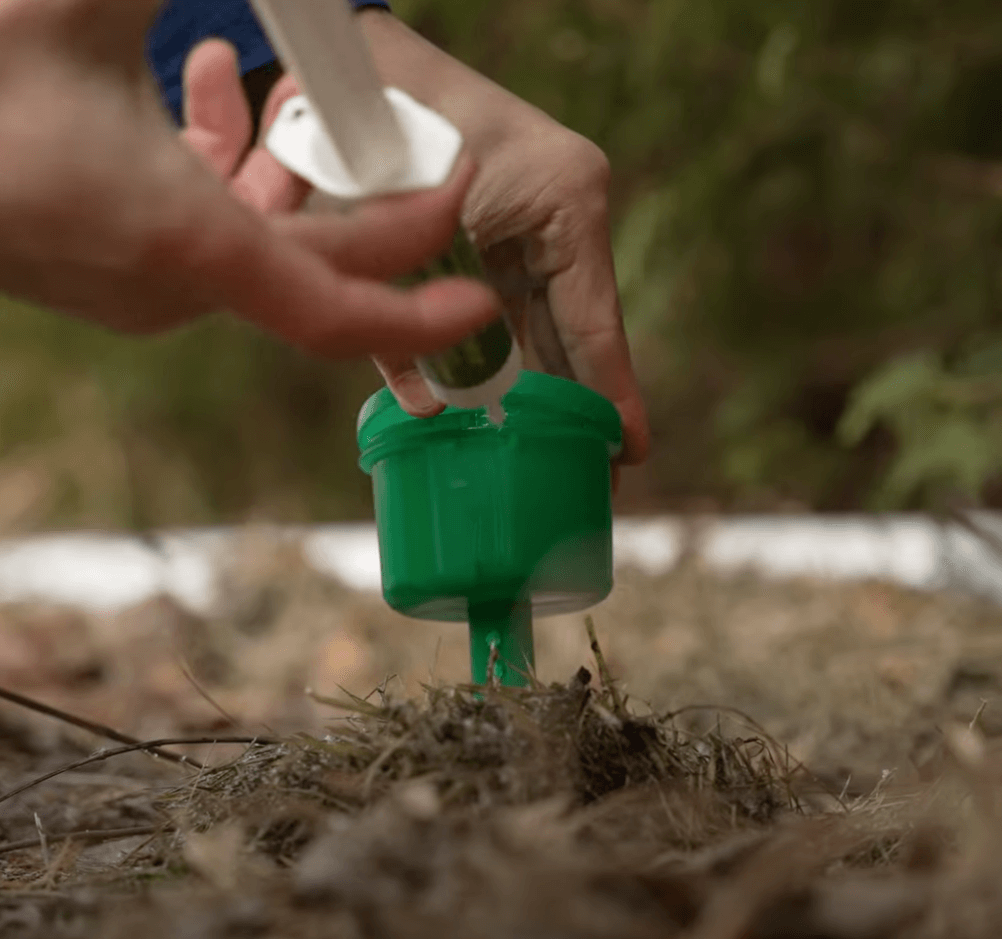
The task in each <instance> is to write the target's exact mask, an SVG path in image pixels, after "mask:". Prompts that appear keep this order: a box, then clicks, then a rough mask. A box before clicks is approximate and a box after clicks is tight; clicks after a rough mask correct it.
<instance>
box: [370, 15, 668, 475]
mask: <svg viewBox="0 0 1002 939" xmlns="http://www.w3.org/2000/svg"><path fill="white" fill-rule="evenodd" d="M358 16H359V18H360V21H361V23H362V26H363V29H364V31H365V33H366V36H367V38H368V40H369V44H370V47H371V49H372V52H373V55H374V57H375V59H376V64H377V68H378V69H379V71H380V74H381V76H382V78H383V80H384V82H385V83H386V84H388V85H394V86H396V87H398V88H401V89H403V90H404V91H407V92H408V93H410V94H411V95H413V96H414V97H415V98H417V99H418V100H420V101H423V102H424V103H425V104H427V105H428V106H429V107H432V108H434V109H435V110H437V111H439V112H440V113H441V114H443V115H444V116H445V117H447V118H449V120H451V121H452V123H453V124H455V125H456V127H457V128H458V129H459V130H460V131H461V132H462V134H463V137H464V140H465V142H466V145H467V147H468V149H469V151H470V153H471V154H472V156H473V158H474V160H475V161H476V163H477V166H478V171H477V174H476V176H475V177H474V180H473V183H472V185H471V187H470V190H469V192H468V194H467V197H466V203H465V206H464V210H463V222H464V224H465V226H466V228H467V229H468V230H469V232H470V233H471V235H472V236H473V238H474V240H475V242H476V243H477V244H478V245H479V246H481V247H482V248H486V251H485V260H486V261H487V263H488V267H489V269H490V272H491V273H493V274H494V275H496V276H498V278H499V285H500V286H505V285H508V287H509V288H510V287H512V286H514V290H513V291H512V292H513V293H514V294H515V296H514V297H512V299H513V300H514V301H515V302H516V304H517V305H518V306H520V308H521V313H522V316H521V317H520V319H521V321H522V327H523V328H522V330H520V332H521V333H522V338H523V340H525V339H528V340H529V342H528V343H527V345H528V347H529V348H528V349H527V351H528V352H529V353H530V356H531V358H530V364H532V366H533V367H539V368H541V369H542V370H544V371H548V372H551V373H555V374H564V375H566V376H567V377H573V378H576V379H577V380H578V381H580V382H582V383H583V384H585V385H588V386H589V387H591V388H593V389H594V390H596V391H598V392H600V393H601V394H603V395H605V396H606V397H607V398H608V399H609V400H611V401H612V402H613V403H614V404H615V405H616V407H617V408H618V410H619V413H620V416H621V418H622V420H623V429H624V452H623V456H622V462H623V463H628V464H629V463H640V462H642V461H643V460H644V458H645V457H646V455H647V451H648V448H649V438H650V432H649V428H648V423H647V414H646V409H645V407H644V403H643V399H642V397H641V393H640V387H639V383H638V382H637V379H636V376H635V374H634V371H633V366H632V364H631V360H630V351H629V347H628V344H627V341H626V334H625V330H624V328H623V317H622V309H621V307H620V303H619V296H618V290H617V287H616V278H615V271H614V266H613V259H612V248H611V239H610V234H609V218H608V201H607V190H608V184H609V164H608V161H607V160H606V157H605V155H604V154H603V153H602V151H601V150H600V149H599V148H598V147H597V146H595V145H594V144H593V143H591V142H590V141H588V140H587V139H585V138H584V137H581V136H580V135H578V134H575V133H573V132H572V131H570V130H568V129H567V128H565V127H563V126H561V125H560V124H558V123H557V122H556V121H554V120H553V119H552V118H550V117H549V116H548V115H546V114H544V113H543V112H542V111H540V110H538V109H537V108H534V107H532V106H531V105H529V104H527V103H526V102H525V101H522V100H521V99H519V98H517V97H516V96H514V95H512V94H510V93H509V92H507V91H505V90H504V89H502V88H500V87H499V86H498V85H496V84H494V83H493V82H491V81H489V80H488V79H486V78H485V77H484V76H482V75H480V74H478V73H476V72H474V71H473V70H471V69H469V68H467V67H466V66H464V65H462V64H461V63H460V62H458V61H456V60H455V59H453V58H452V57H450V56H448V55H446V54H445V53H444V52H442V51H441V50H440V49H437V48H436V47H435V46H433V45H432V44H431V43H428V42H426V41H425V40H424V39H422V38H421V37H420V36H418V35H417V34H416V33H414V32H413V31H412V30H410V29H408V28H407V27H406V26H405V25H404V24H403V23H401V22H400V21H399V20H398V19H396V18H395V17H393V16H391V15H390V14H388V13H386V12H384V11H381V10H377V9H370V10H364V11H362V12H361V13H359V14H358ZM520 274H522V275H527V279H528V281H529V282H530V283H531V284H532V285H533V286H532V288H531V289H530V290H520V288H519V285H518V281H519V280H520V277H519V275H520ZM512 275H514V285H512ZM504 292H505V293H508V289H505V291H504ZM519 294H521V295H520V296H519ZM551 311H552V315H551ZM554 332H555V334H554ZM555 340H556V341H555ZM533 353H534V354H535V355H534V356H532V354H533ZM533 358H534V361H533ZM382 368H383V372H384V374H385V375H386V377H387V379H388V381H389V382H390V384H391V386H392V387H394V390H395V391H396V393H397V396H398V397H400V398H402V399H403V403H405V405H406V406H408V408H409V409H410V410H412V411H413V412H415V413H434V410H435V408H436V407H437V405H436V404H435V402H434V400H433V399H432V398H431V396H430V394H429V393H428V391H427V389H426V388H425V387H424V385H423V383H422V382H421V381H420V378H419V377H418V376H417V374H416V372H415V371H414V369H413V364H412V363H411V361H410V360H408V359H407V358H406V357H399V356H395V357H390V358H385V357H384V358H383V359H382Z"/></svg>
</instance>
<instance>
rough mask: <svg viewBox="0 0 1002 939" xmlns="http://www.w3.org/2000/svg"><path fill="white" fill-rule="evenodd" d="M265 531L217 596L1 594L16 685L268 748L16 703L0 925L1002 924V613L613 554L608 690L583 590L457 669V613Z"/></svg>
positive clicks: (720, 928) (630, 927) (734, 938)
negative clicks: (614, 679)
mask: <svg viewBox="0 0 1002 939" xmlns="http://www.w3.org/2000/svg"><path fill="white" fill-rule="evenodd" d="M262 557H263V556H262V555H260V554H258V555H256V560H254V563H247V564H245V565H244V566H243V567H242V568H235V569H234V573H233V576H232V578H231V582H230V590H231V602H230V604H229V605H228V608H227V612H226V613H225V615H221V616H220V617H218V618H217V619H216V620H213V621H211V622H209V621H204V620H201V619H199V618H197V617H193V616H191V615H190V614H188V613H185V612H184V611H183V610H180V609H179V608H177V607H176V606H174V605H173V604H171V603H169V602H168V601H164V600H161V601H157V602H155V603H153V604H149V605H147V606H146V607H144V608H143V609H141V610H137V611H133V612H131V613H129V614H128V615H125V616H121V617H116V618H114V619H109V620H100V619H97V618H93V617H86V616H80V615H79V614H71V613H68V612H66V611H59V610H44V609H39V608H34V609H25V608H19V609H8V610H6V611H3V613H2V615H3V617H4V618H5V635H7V636H10V637H12V639H11V641H10V643H8V644H7V645H6V646H5V650H4V652H3V653H2V654H0V685H2V686H3V687H6V688H8V689H11V690H16V691H20V692H21V693H24V694H30V695H32V696H34V697H36V698H41V699H44V700H45V701H46V702H47V703H49V704H54V705H56V706H59V707H64V708H66V709H67V710H72V711H73V712H74V713H78V714H85V715H86V716H87V717H88V718H89V719H91V720H96V721H101V722H105V723H108V724H112V725H114V726H115V727H116V728H117V729H119V730H121V731H123V732H126V733H129V734H135V735H137V736H143V737H144V738H145V737H154V736H179V737H191V736H192V735H195V736H202V735H207V736H208V737H217V738H218V737H227V738H228V739H233V738H234V737H244V738H245V739H253V740H254V741H255V742H253V743H249V744H232V743H230V744H218V745H216V746H205V745H198V746H194V745H192V746H188V747H184V746H174V745H171V746H170V749H172V750H174V751H177V752H181V753H187V754H189V755H191V757H192V758H194V759H197V760H198V761H199V763H200V764H201V765H198V766H195V765H187V766H186V765H184V764H176V763H170V762H166V761H165V760H163V759H154V758H152V757H150V756H149V755H148V754H146V753H143V752H117V750H116V755H109V753H108V751H107V750H106V751H104V752H95V746H96V745H99V744H97V743H96V742H95V738H94V735H93V734H90V733H88V732H86V731H84V730H81V729H79V728H70V727H66V726H65V725H64V724H62V723H60V722H57V721H54V720H52V719H51V718H47V717H43V716H40V715H36V714H32V713H30V712H28V711H25V710H24V709H21V708H15V707H12V706H7V705H4V706H3V707H2V709H0V800H2V801H0V936H4V937H6V936H12V937H25V939H35V937H42V936H45V937H53V939H62V937H90V936H102V937H104V936H107V937H111V939H115V937H119V936H123V937H124V936H127V935H128V936H134V934H135V933H136V931H137V930H142V931H143V933H144V935H146V936H148V937H150V939H160V937H164V939H167V937H169V939H203V937H205V939H208V937H243V936H261V937H275V939H279V937H282V939H285V937H293V939H295V937H300V936H302V937H313V936H318V937H319V936H346V937H368V936H373V937H376V936H380V937H381V936H386V937H397V936H400V937H411V936H413V937H424V936H432V935H434V936H441V937H447V936H453V935H455V936H460V935H461V936H464V937H470V936H484V937H495V936H497V937H502V936H504V937H509V936H513V937H554V939H556V937H560V939H564V937H568V939H570V937H579V936H580V937H589V939H590V937H606V936H608V937H613V936H616V937H634V936H636V937H646V936H652V937H653V936H658V937H665V936H687V937H696V939H745V937H747V939H769V937H776V939H779V937H794V939H796V937H803V939H818V937H823V939H870V937H872V939H885V937H886V939H899V937H900V939H940V937H943V939H945V937H966V936H970V937H972V939H975V937H976V939H981V937H985V939H987V937H991V936H996V935H998V934H1000V932H1002V901H999V900H998V899H997V897H998V896H999V895H1000V894H1002V891H1000V890H999V887H1002V882H1000V876H999V874H998V873H997V872H998V871H999V870H1000V869H1002V867H1000V861H1002V857H1000V856H999V847H998V845H999V844H1002V838H1000V837H999V836H1000V834H1002V815H1000V811H1002V798H1000V797H1002V789H1000V781H1002V752H1000V751H999V749H998V747H997V743H996V741H997V738H998V736H999V735H1000V734H1002V711H999V710H998V709H999V701H998V689H999V688H1000V687H1002V631H1000V630H999V626H1000V622H999V619H1000V612H999V610H998V608H996V607H994V606H992V605H990V604H986V603H982V602H980V601H977V600H973V599H970V598H963V597H950V596H945V595H944V596H927V595H921V594H917V593H912V592H909V591H905V590H900V589H897V588H894V587H890V586H888V585H883V584H852V585H837V584H826V583H816V582H809V581H796V582H783V583H774V582H773V583H770V582H767V581H763V580H760V579H757V578H754V577H750V576H734V577H720V576H715V575H710V574H709V573H707V572H706V571H702V570H700V569H698V568H696V567H692V566H687V567H683V568H680V569H678V570H677V571H675V572H673V573H672V574H671V575H668V576H666V577H664V578H660V579H655V580H652V579H648V578H644V577H641V576H640V575H625V576H623V577H621V578H620V583H619V585H618V587H617V590H616V593H615V594H614V596H613V597H612V598H611V599H610V601H609V602H608V603H607V604H605V605H604V606H603V607H601V608H599V609H598V610H597V611H596V619H597V623H598V633H599V638H600V640H601V645H602V649H603V651H604V653H605V658H606V659H607V660H608V661H607V665H608V669H609V670H610V671H611V672H612V673H613V674H614V675H616V676H621V677H622V680H621V681H619V682H618V683H617V687H616V692H617V693H616V694H613V689H612V688H611V687H609V685H608V683H607V682H604V681H603V680H602V679H601V678H600V675H601V669H600V668H599V667H598V663H597V662H596V661H595V659H594V657H593V655H592V653H591V650H590V648H589V638H588V635H587V632H586V630H585V629H584V627H583V624H582V622H581V619H580V618H578V617H573V618H564V619H560V620H555V621H552V622H548V623H543V624H540V629H539V660H540V661H539V673H538V679H539V680H538V681H537V683H536V685H535V686H534V687H533V688H532V689H529V690H527V691H525V692H514V691H507V690H502V689H498V688H490V689H474V688H471V687H468V686H466V685H464V684H463V681H464V680H465V667H466V666H465V636H464V635H463V633H462V630H461V628H459V627H455V626H443V627H440V626H434V625H429V624H419V623H411V622H409V621H405V620H403V619H401V618H399V617H395V616H393V615H392V614H391V613H389V612H388V611H387V610H386V609H385V607H384V606H383V605H382V604H381V602H380V601H379V600H378V598H369V597H359V596H356V595H352V594H351V593H349V592H348V591H345V590H344V589H342V588H340V587H339V586H337V585H335V584H330V583H328V582H325V581H322V580H321V579H320V578H317V577H316V576H315V575H313V574H311V573H309V572H308V571H307V570H306V569H305V566H303V565H302V564H301V563H300V562H299V561H298V560H297V559H296V557H295V553H294V552H293V553H292V554H291V555H290V554H288V553H285V554H282V555H281V557H279V556H277V555H276V556H275V557H270V558H266V559H265V560H262ZM12 650H13V651H12ZM33 657H34V658H33ZM394 675H395V676H396V677H388V676H394ZM544 682H545V684H544ZM307 686H309V687H311V688H312V689H313V691H312V693H311V694H306V693H304V689H305V688H306V687H307ZM339 686H341V687H339ZM374 688H375V689H376V690H375V691H373V689H374ZM107 747H108V748H109V749H111V748H119V749H122V750H124V747H119V744H118V743H108V744H107ZM70 763H75V764H77V765H76V766H75V768H74V769H73V770H71V771H69V772H61V773H57V774H56V775H54V776H53V777H52V778H50V779H48V780H45V781H43V782H39V783H38V784H36V785H30V784H31V783H32V782H33V781H34V780H37V779H39V777H41V776H42V775H43V774H45V773H48V772H52V771H56V770H59V769H60V768H61V767H65V766H66V765H68V764H70ZM25 785H27V786H28V788H25V789H24V790H23V791H21V792H20V793H18V794H17V795H15V796H13V797H11V798H5V797H4V793H7V794H9V793H11V792H13V791H14V790H17V789H19V788H21V787H22V786H25Z"/></svg>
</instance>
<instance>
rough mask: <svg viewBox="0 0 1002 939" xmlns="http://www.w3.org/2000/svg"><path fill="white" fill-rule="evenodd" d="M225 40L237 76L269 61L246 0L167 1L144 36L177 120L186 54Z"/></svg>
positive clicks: (379, 0) (358, 2)
mask: <svg viewBox="0 0 1002 939" xmlns="http://www.w3.org/2000/svg"><path fill="white" fill-rule="evenodd" d="M351 3H352V5H353V6H354V7H355V8H356V9H359V8H361V7H367V6H375V7H384V8H386V9H389V4H388V3H387V2H386V0H351ZM210 37H214V38H218V39H226V40H227V41H229V42H230V43H232V44H233V45H234V46H235V47H236V49H237V52H239V54H240V72H241V74H242V75H245V74H247V72H249V71H251V70H252V69H256V68H258V67H260V66H262V65H267V64H268V63H269V62H274V61H275V53H274V52H273V51H272V49H271V46H270V44H269V43H268V38H267V37H266V36H265V34H264V31H263V30H262V29H261V26H260V24H259V23H258V21H257V17H256V16H255V15H254V11H253V9H252V8H251V6H250V3H249V2H248V0H167V2H166V3H164V4H162V6H161V7H160V11H159V13H158V14H157V18H156V20H155V21H154V23H153V26H152V28H151V29H150V31H149V33H148V35H147V41H146V57H147V60H148V61H149V64H150V68H151V69H152V70H153V74H154V76H155V77H156V79H157V83H158V84H159V86H160V92H161V94H162V95H163V98H164V103H165V104H166V105H167V107H168V108H169V109H170V111H171V113H172V114H173V115H174V119H175V120H176V121H177V122H178V123H180V122H181V75H182V72H183V70H184V63H185V60H186V59H187V58H188V53H190V52H191V50H192V49H193V48H194V47H195V46H196V45H198V43H200V42H201V41H202V40H203V39H208V38H210Z"/></svg>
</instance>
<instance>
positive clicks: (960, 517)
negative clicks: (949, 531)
mask: <svg viewBox="0 0 1002 939" xmlns="http://www.w3.org/2000/svg"><path fill="white" fill-rule="evenodd" d="M945 514H946V517H947V519H948V520H950V521H953V522H956V523H957V524H958V525H960V527H961V528H964V529H966V530H967V531H969V532H970V533H971V534H972V535H974V536H975V537H976V538H977V539H978V540H980V541H981V542H982V544H984V545H985V546H986V547H987V548H988V549H989V550H990V551H991V552H992V554H994V555H995V558H996V560H1002V538H999V536H998V535H996V534H995V532H993V531H989V530H988V529H987V528H985V527H984V526H983V525H980V524H978V522H976V521H975V520H974V519H973V518H971V516H970V515H968V514H967V512H965V511H964V510H963V509H959V508H957V507H956V506H949V507H948V508H947V509H946V512H945Z"/></svg>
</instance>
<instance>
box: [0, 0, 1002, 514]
mask: <svg viewBox="0 0 1002 939" xmlns="http://www.w3.org/2000/svg"><path fill="white" fill-rule="evenodd" d="M395 10H396V12H397V14H398V15H400V16H401V17H403V18H404V19H405V20H407V21H408V22H410V23H411V24H412V25H413V26H415V27H416V28H417V29H419V30H420V31H421V32H423V33H424V34H425V35H426V36H428V38H430V39H431V40H432V41H434V42H436V43H437V44H439V45H441V46H443V47H444V48H446V49H448V50H449V51H450V52H452V53H453V54H454V55H456V56H457V57H459V58H460V59H462V60H464V61H466V62H468V63H469V64H471V65H473V66H474V67H476V68H478V69H480V70H481V71H483V72H485V73H486V74H488V75H490V76H492V77H494V78H495V79H496V80H497V81H499V82H500V83H502V84H504V85H505V86H506V87H508V88H510V89H511V90H513V91H514V92H516V93H517V94H519V95H521V96H523V97H525V98H526V99H528V100H530V101H532V102H533V103H535V104H537V105H539V106H540V107H542V108H543V109H544V110H546V111H547V112H549V113H550V114H552V115H553V116H554V117H556V118H557V119H558V120H560V121H562V122H564V123H566V124H567V125H569V126H571V127H573V128H574V129H576V130H578V131H580V132H581V133H583V134H585V135H586V136H588V137H590V138H591V139H593V140H595V141H596V142H597V143H599V144H600V145H601V146H602V147H603V148H604V149H605V150H606V152H607V153H608V155H609V158H610V160H611V162H612V166H613V170H614V184H613V191H612V199H613V213H614V229H615V252H616V259H617V269H618V273H619V278H620V285H621V289H622V293H623V299H624V305H625V309H626V311H627V316H628V325H629V328H630V331H631V334H632V335H633V336H634V337H635V338H638V339H639V338H641V337H642V339H643V342H638V343H637V348H638V352H639V354H638V367H639V368H640V371H641V373H642V377H643V379H644V381H645V384H646V386H647V388H648V390H649V396H650V400H651V405H652V415H653V418H654V421H655V427H656V430H657V431H658V442H657V446H656V450H655V456H654V460H653V462H652V464H651V470H650V472H651V474H652V483H651V484H650V485H649V486H648V489H649V490H652V491H654V492H655V493H656V494H657V495H658V496H659V498H661V499H662V501H663V502H664V504H666V505H674V504H678V503H680V502H681V503H684V502H685V500H686V498H688V497H694V496H697V495H701V494H703V495H709V496H712V497H714V498H715V499H716V500H717V501H718V503H720V504H722V505H724V506H738V507H740V506H750V505H762V504H766V505H774V504H778V503H782V502H783V501H784V500H786V501H789V500H793V501H795V502H798V503H801V504H806V505H811V506H814V507H818V508H849V507H856V506H858V505H870V506H875V507H892V506H898V507H900V506H916V505H928V504H938V503H940V502H942V501H943V500H948V499H954V498H964V499H977V498H979V497H981V496H983V495H984V493H985V492H986V489H985V487H986V484H990V483H992V482H993V481H994V480H995V478H996V476H997V475H998V471H999V468H1000V466H1002V432H1000V429H999V420H1000V413H1002V412H1000V409H999V399H1000V395H1002V352H1000V349H1002V303H1000V295H1002V119H1000V115H1002V7H1000V6H999V5H998V4H996V3H993V2H991V0H951V2H947V0H884V2H880V3H877V2H873V0H653V2H651V0H643V2H641V0H396V2H395ZM0 357H2V364H3V367H4V372H3V378H2V380H0V421H2V423H0V470H2V466H3V465H4V464H3V461H4V460H6V461H8V462H9V461H11V460H14V459H15V456H16V454H17V453H23V452H27V450H29V449H31V448H32V447H35V448H37V447H39V446H41V444H42V443H43V442H47V444H46V445H48V446H54V445H55V442H56V441H58V440H59V439H63V438H64V437H65V435H66V434H67V433H69V430H68V428H67V426H66V422H67V421H77V420H83V417H82V416H81V415H80V413H78V412H79V409H78V411H73V409H72V408H68V407H67V406H66V405H65V402H63V403H60V402H61V401H62V397H63V396H64V395H65V389H67V388H78V389H80V388H90V389H92V390H93V392H92V396H91V399H90V400H91V401H92V403H91V405H89V406H88V407H90V410H91V411H93V412H94V415H95V419H97V420H99V421H101V422H103V423H102V424H101V426H103V427H104V428H106V430H105V431H104V433H105V435H106V438H107V440H109V441H111V440H118V441H124V443H122V447H123V452H124V453H125V454H126V455H127V456H126V458H124V464H123V465H124V467H125V468H124V469H122V470H121V473H122V478H123V479H127V480H130V483H129V485H128V486H126V487H125V488H124V489H122V488H121V487H119V488H118V489H115V487H112V486H110V484H109V492H108V494H107V495H106V496H105V497H103V501H102V500H100V499H99V500H98V501H97V502H95V503H94V506H96V507H92V508H85V507H84V503H86V502H87V500H86V499H85V498H84V497H83V496H82V495H80V494H79V493H78V494H77V495H76V496H74V495H73V487H74V486H76V487H77V489H79V488H80V487H81V486H83V485H84V484H83V483H81V482H79V481H77V482H76V483H72V485H71V484H70V483H67V482H65V481H64V482H63V483H59V484H54V486H55V488H54V490H53V491H55V492H58V493H61V495H58V497H53V498H54V500H55V501H54V502H52V510H51V512H50V515H49V516H48V517H49V518H50V520H54V521H55V522H56V523H65V524H76V523H79V522H80V521H81V520H84V521H93V522H94V523H98V522H99V521H103V522H105V523H111V522H115V523H120V524H130V525H145V524H149V523H164V522H167V523H178V522H181V521H192V522H205V521H211V520H215V519H232V518H237V517H246V516H247V515H248V514H249V513H251V512H253V511H255V510H256V511H259V512H260V513H263V514H265V515H268V514H271V515H275V514H278V515H281V516H282V517H284V518H287V517H290V516H294V517H297V518H298V517H311V518H332V517H345V516H354V515H358V514H362V513H365V512H366V511H367V501H366V500H367V495H366V483H365V479H364V477H362V476H361V475H360V474H359V473H357V472H356V471H355V470H354V448H353V445H352V439H351V438H352V431H353V418H354V413H355V411H356V410H357V407H358V406H359V404H360V403H361V400H362V398H363V397H364V395H365V394H366V393H367V392H368V391H369V390H371V389H372V388H373V387H374V386H375V383H376V381H375V377H374V374H373V372H372V371H371V369H369V368H368V367H367V366H358V367H357V368H349V369H346V368H344V367H337V368H332V367H329V366H325V365H321V364H319V363H315V362H309V361H307V360H305V359H303V358H302V357H300V356H298V355H297V354H295V353H292V352H290V351H288V350H283V349H280V348H278V347H276V346H275V345H274V344H273V343H270V342H269V341H267V340H264V339H262V338H261V337H260V336H257V335H255V334H253V333H251V332H250V331H248V330H242V329H239V328H237V327H234V326H232V325H228V324H224V323H213V324H209V325H207V326H204V327H199V328H198V329H195V330H191V331H188V332H186V333H184V334H180V335H178V336H176V337H171V338H169V339H166V340H162V341H156V342H152V343H151V342H133V341H128V340H122V339H117V338H111V337H107V336H105V335H103V334H99V333H97V332H95V331H92V330H88V329H86V328H84V327H81V326H79V325H76V324H67V323H64V322H62V321H57V320H54V319H53V318H50V317H47V316H46V315H45V314H41V313H35V312H31V313H26V312H25V311H23V310H20V309H13V308H11V309H6V308H5V309H3V310H2V311H0ZM57 389H58V390H57ZM71 414H75V415H76V416H75V417H72V416H68V415H71ZM95 446H96V445H95ZM130 454H131V455H130ZM143 467H145V469H143ZM66 473H68V474H69V475H68V476H67V479H70V480H72V478H73V477H72V473H70V472H69V471H68V470H67V471H66ZM104 475H105V476H107V474H104ZM108 478H109V479H110V478H111V477H110V476H109V477H108ZM164 487H166V490H169V494H163V493H162V494H160V495H156V493H157V492H158V491H159V490H160V489H163V488H164ZM113 489H114V490H115V491H118V492H120V493H121V492H125V493H128V495H127V496H123V495H119V496H117V497H113V495H112V494H111V493H112V490H113ZM183 493H188V494H187V495H183ZM115 498H118V499H119V500H122V499H124V500H125V502H123V503H122V504H119V505H116V504H115ZM126 503H127V504H126Z"/></svg>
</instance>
